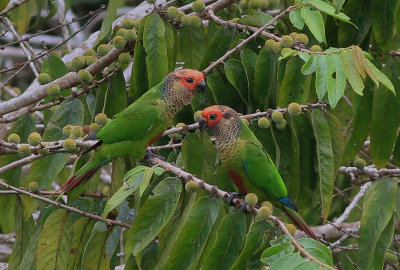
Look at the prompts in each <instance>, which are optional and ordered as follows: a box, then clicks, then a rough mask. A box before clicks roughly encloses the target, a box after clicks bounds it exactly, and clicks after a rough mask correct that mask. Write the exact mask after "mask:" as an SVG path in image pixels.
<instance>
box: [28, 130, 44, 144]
mask: <svg viewBox="0 0 400 270" xmlns="http://www.w3.org/2000/svg"><path fill="white" fill-rule="evenodd" d="M41 141H42V136H40V134H39V133H37V132H32V133H31V134H29V136H28V143H29V144H30V145H33V146H37V145H39V143H40V142H41Z"/></svg>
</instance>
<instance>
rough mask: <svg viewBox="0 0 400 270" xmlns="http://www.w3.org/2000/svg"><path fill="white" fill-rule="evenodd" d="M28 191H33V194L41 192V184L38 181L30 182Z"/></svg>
mask: <svg viewBox="0 0 400 270" xmlns="http://www.w3.org/2000/svg"><path fill="white" fill-rule="evenodd" d="M28 189H29V190H30V191H33V192H35V191H38V190H39V184H38V183H37V182H36V181H32V182H29V184H28Z"/></svg>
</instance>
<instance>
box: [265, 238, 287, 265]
mask: <svg viewBox="0 0 400 270" xmlns="http://www.w3.org/2000/svg"><path fill="white" fill-rule="evenodd" d="M293 250H294V246H293V245H292V244H291V243H283V244H280V245H277V246H272V247H269V248H267V249H266V250H264V252H263V253H262V254H261V258H260V260H261V261H262V262H263V263H265V264H268V263H273V262H274V261H276V260H278V259H279V258H281V257H282V256H284V255H286V254H290V253H292V252H293Z"/></svg>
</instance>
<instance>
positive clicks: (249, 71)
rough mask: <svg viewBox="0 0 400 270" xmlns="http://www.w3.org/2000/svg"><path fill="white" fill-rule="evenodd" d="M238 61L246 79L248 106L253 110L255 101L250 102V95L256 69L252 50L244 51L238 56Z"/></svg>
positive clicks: (255, 55)
mask: <svg viewBox="0 0 400 270" xmlns="http://www.w3.org/2000/svg"><path fill="white" fill-rule="evenodd" d="M240 61H241V62H242V64H243V67H244V70H245V73H246V77H247V87H248V94H247V99H248V101H249V104H250V106H251V107H252V108H253V106H254V102H255V101H254V100H252V96H251V94H250V93H251V92H252V91H253V89H254V75H255V69H256V61H257V54H256V53H255V52H253V51H252V50H249V49H244V50H243V51H242V53H241V55H240ZM257 98H258V97H257Z"/></svg>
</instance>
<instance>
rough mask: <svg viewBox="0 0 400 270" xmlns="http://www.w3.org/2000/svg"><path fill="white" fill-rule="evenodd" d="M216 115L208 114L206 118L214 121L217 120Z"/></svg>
mask: <svg viewBox="0 0 400 270" xmlns="http://www.w3.org/2000/svg"><path fill="white" fill-rule="evenodd" d="M217 117H218V115H216V114H215V113H212V114H210V116H209V117H208V118H209V119H210V120H215V119H217Z"/></svg>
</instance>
